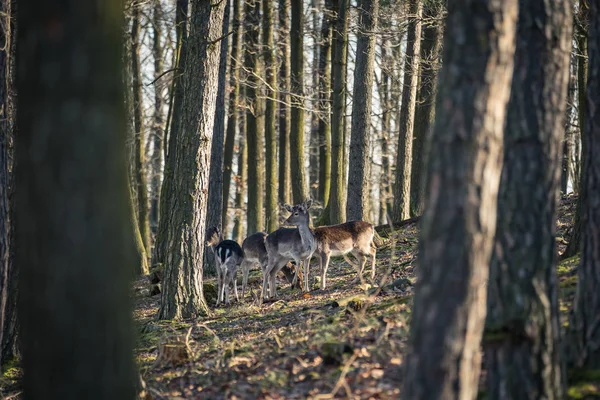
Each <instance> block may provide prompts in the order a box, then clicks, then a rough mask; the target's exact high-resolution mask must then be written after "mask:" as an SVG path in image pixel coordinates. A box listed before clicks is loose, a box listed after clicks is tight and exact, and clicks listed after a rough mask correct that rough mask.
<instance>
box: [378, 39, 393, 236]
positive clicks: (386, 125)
mask: <svg viewBox="0 0 600 400" xmlns="http://www.w3.org/2000/svg"><path fill="white" fill-rule="evenodd" d="M388 45H389V42H388V40H387V39H385V38H382V40H381V44H380V48H381V50H380V51H381V62H382V67H381V81H380V82H379V88H378V89H379V98H380V102H381V107H382V110H381V113H382V116H381V181H380V186H379V223H380V224H385V223H387V214H388V209H387V204H388V201H389V197H391V195H390V190H389V189H390V181H389V177H390V175H391V168H390V166H391V163H390V151H389V148H390V135H391V130H392V124H391V104H390V103H391V102H390V100H391V98H390V97H391V96H390V89H391V88H390V81H391V79H390V69H391V67H392V65H391V60H390V56H389V55H388Z"/></svg>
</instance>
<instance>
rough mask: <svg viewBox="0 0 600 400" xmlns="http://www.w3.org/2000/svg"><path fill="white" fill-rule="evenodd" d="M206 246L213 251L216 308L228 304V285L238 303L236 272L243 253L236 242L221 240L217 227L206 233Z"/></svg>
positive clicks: (219, 230)
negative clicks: (215, 274)
mask: <svg viewBox="0 0 600 400" xmlns="http://www.w3.org/2000/svg"><path fill="white" fill-rule="evenodd" d="M206 237H207V240H206V245H207V246H210V247H211V248H212V249H213V252H214V254H215V264H216V269H217V283H218V285H217V288H218V292H217V304H216V305H217V306H218V305H219V304H220V303H222V302H224V303H225V304H229V285H230V284H233V292H234V294H235V298H236V300H238V301H239V296H238V291H237V270H238V267H239V266H240V264H241V263H242V261H243V260H244V251H243V250H242V248H241V247H240V245H239V244H237V242H235V241H233V240H223V236H222V235H221V229H220V228H219V227H212V228H209V229H208V230H207V232H206Z"/></svg>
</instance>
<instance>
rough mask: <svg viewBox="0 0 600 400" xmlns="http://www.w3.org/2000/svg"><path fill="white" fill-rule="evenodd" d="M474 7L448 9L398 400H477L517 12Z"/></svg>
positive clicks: (496, 4)
mask: <svg viewBox="0 0 600 400" xmlns="http://www.w3.org/2000/svg"><path fill="white" fill-rule="evenodd" d="M478 4H479V6H478V7H474V6H473V3H472V1H470V0H462V1H453V2H449V3H448V16H447V23H446V34H445V40H446V41H445V43H444V55H443V60H444V66H443V67H442V69H441V71H440V81H439V88H438V94H437V103H436V106H437V108H436V121H435V126H434V131H433V136H432V143H431V154H435V156H434V157H430V158H429V162H428V168H427V176H428V179H427V182H428V187H427V204H426V207H425V213H424V215H423V217H422V218H421V234H420V241H419V277H418V281H417V287H416V293H415V300H414V307H413V315H412V322H411V329H410V339H409V349H408V355H407V358H406V360H405V361H404V371H405V374H404V388H403V393H402V398H406V399H475V397H476V395H477V389H478V387H477V383H478V381H479V372H480V364H481V354H480V343H481V335H482V332H483V328H484V322H485V307H486V305H485V304H486V295H487V293H486V292H487V290H486V282H487V278H488V267H487V266H488V265H489V261H490V256H491V252H492V244H493V239H494V233H495V230H496V197H497V192H498V185H499V181H500V173H501V168H502V127H503V124H504V117H505V111H506V103H507V101H508V98H509V94H510V81H511V77H512V71H513V55H514V48H515V47H514V46H515V45H514V38H515V26H516V18H517V8H518V7H517V1H516V0H489V1H486V2H483V3H481V2H480V3H478ZM491 77H493V79H492V78H491ZM440 266H443V268H440Z"/></svg>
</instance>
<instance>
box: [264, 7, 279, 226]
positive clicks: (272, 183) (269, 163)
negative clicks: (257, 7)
mask: <svg viewBox="0 0 600 400" xmlns="http://www.w3.org/2000/svg"><path fill="white" fill-rule="evenodd" d="M273 35H274V34H273V2H272V1H263V45H264V60H265V81H266V83H267V84H266V97H267V99H266V110H265V150H266V152H265V153H266V154H265V158H266V177H265V178H266V179H265V184H266V197H265V213H266V217H267V225H266V230H267V232H273V231H274V230H276V229H277V227H278V226H279V207H278V206H277V138H276V129H277V125H276V122H277V104H276V99H277V91H276V88H277V71H276V58H275V50H276V48H275V44H274V38H273Z"/></svg>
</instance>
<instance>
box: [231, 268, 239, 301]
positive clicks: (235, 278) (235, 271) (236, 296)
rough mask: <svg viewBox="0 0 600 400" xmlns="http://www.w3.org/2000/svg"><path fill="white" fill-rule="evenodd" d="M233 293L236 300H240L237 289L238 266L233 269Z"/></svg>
mask: <svg viewBox="0 0 600 400" xmlns="http://www.w3.org/2000/svg"><path fill="white" fill-rule="evenodd" d="M232 275H233V293H234V294H235V301H237V302H239V301H240V296H238V290H237V268H236V269H235V270H234V271H233V274H232Z"/></svg>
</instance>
